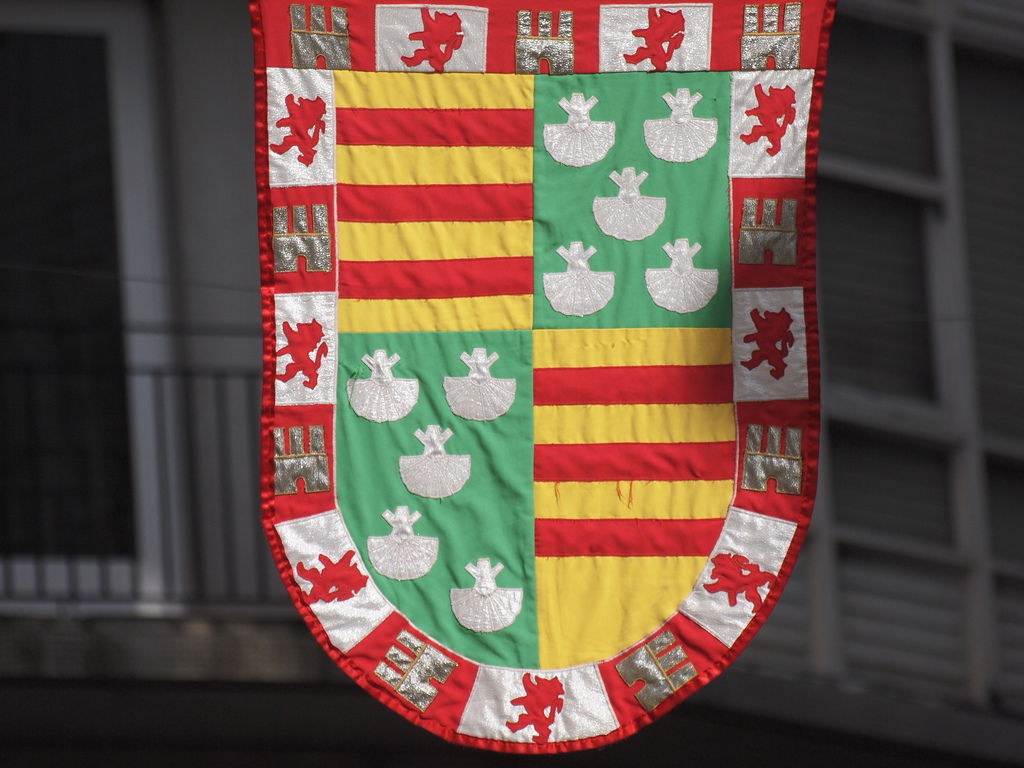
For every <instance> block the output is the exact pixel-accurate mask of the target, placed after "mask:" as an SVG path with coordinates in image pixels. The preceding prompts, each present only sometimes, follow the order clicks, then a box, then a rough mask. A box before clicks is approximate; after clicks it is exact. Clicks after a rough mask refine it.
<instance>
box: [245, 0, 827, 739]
mask: <svg viewBox="0 0 1024 768" xmlns="http://www.w3.org/2000/svg"><path fill="white" fill-rule="evenodd" d="M833 2H834V0H796V1H792V2H782V1H780V2H764V1H763V0H713V1H712V2H684V3H677V4H655V5H651V4H647V3H638V2H635V1H634V0H616V1H615V2H609V3H601V2H594V1H593V0H588V1H587V2H583V0H559V2H558V3H555V4H553V5H551V4H549V5H544V4H540V5H535V4H533V5H531V3H529V2H520V0H515V1H514V2H513V0H479V1H478V2H475V3H474V4H472V5H414V4H407V3H386V2H371V0H343V1H342V2H326V0H325V1H324V2H311V3H305V2H303V3H298V2H290V1H289V0H254V2H252V3H251V10H252V17H253V33H254V37H255V50H256V101H257V106H256V124H257V157H256V163H257V177H258V185H259V205H260V212H259V221H260V247H261V269H262V286H263V288H262V297H263V327H264V362H265V366H264V371H265V373H264V380H263V417H262V439H263V445H262V447H263V450H262V483H263V485H262V502H263V508H262V514H263V523H264V527H265V529H266V533H267V536H268V538H269V541H270V545H271V548H272V550H273V553H274V556H275V558H276V562H277V565H278V568H279V569H280V572H281V576H282V578H283V580H284V583H285V585H286V586H287V588H288V591H289V592H290V593H291V596H292V598H293V600H294V602H295V605H296V606H297V608H298V610H299V612H300V613H301V614H302V616H303V618H304V619H305V621H306V623H307V624H308V625H309V627H310V629H311V631H312V632H313V634H314V635H315V637H316V638H317V639H318V640H319V642H320V644H321V645H322V646H323V647H324V649H325V650H326V651H327V653H329V654H330V656H331V657H332V658H333V659H334V660H335V661H336V662H337V664H338V665H339V666H340V667H341V668H342V669H344V670H345V671H346V672H347V673H348V674H349V675H350V676H351V677H352V678H353V679H355V680H356V682H358V683H359V685H361V686H362V687H363V688H365V689H366V690H367V691H368V692H369V693H370V694H372V695H373V696H374V697H375V698H377V699H378V700H380V701H381V702H383V703H384V704H385V705H387V706H388V707H390V708H391V709H393V710H395V711H396V712H399V713H400V714H402V715H403V716H404V717H406V718H408V719H409V720H411V721H412V722H413V723H415V724H417V725H419V726H422V727H423V728H426V729H427V730H429V731H431V732H433V733H435V734H437V735H439V736H442V737H444V738H445V739H448V740H450V741H453V742H457V743H460V744H466V745H471V746H477V747H482V748H487V749H494V750H502V751H508V752H541V753H542V752H561V751H568V750H576V749H585V748H589V747H595V746H599V745H602V744H606V743H609V742H611V741H615V740H618V739H621V738H623V737H625V736H628V735H630V734H632V733H634V732H636V731H637V730H638V729H639V728H641V727H643V726H645V725H647V724H648V723H650V722H652V721H653V720H655V719H657V718H658V717H659V716H661V715H663V714H664V713H665V712H666V711H668V710H670V709H671V708H672V707H673V706H674V705H675V704H677V703H678V702H679V701H681V700H682V699H683V698H685V697H686V696H688V695H689V694H691V693H693V692H694V691H695V690H697V689H698V688H699V687H701V686H702V685H704V684H705V683H707V682H709V681H710V680H712V679H713V678H715V677H716V676H717V675H719V674H720V673H721V672H722V670H723V669H725V667H727V666H728V665H729V664H730V663H731V662H732V660H733V659H734V658H735V657H736V656H737V654H738V653H739V652H740V651H741V650H742V649H743V648H744V647H745V646H746V644H747V643H748V642H749V640H750V639H751V637H752V636H753V635H754V634H755V632H756V631H757V630H758V628H759V627H760V626H761V624H762V623H763V622H764V621H765V619H766V618H767V616H768V614H769V612H770V611H771V609H772V607H773V606H774V605H775V603H776V601H777V600H778V598H779V595H780V593H781V591H782V589H783V587H784V585H785V583H786V581H787V579H788V577H789V575H790V573H791V572H792V569H793V566H794V562H795V560H796V556H797V552H798V550H799V548H800V545H801V543H802V542H803V539H804V535H805V532H806V529H807V525H808V522H809V519H810V514H811V507H812V504H813V498H814V489H815V482H816V473H817V456H818V436H819V411H818V381H819V356H818V343H817V340H818V330H817V320H816V303H815V284H814V277H815V268H814V238H815V231H814V220H815V209H814V206H815V171H816V164H817V144H818V141H817V139H818V123H819V114H820V110H821V91H822V85H823V81H824V64H825V54H826V50H827V47H828V46H827V43H828V30H829V26H830V23H831V20H832V16H833V14H834V7H833Z"/></svg>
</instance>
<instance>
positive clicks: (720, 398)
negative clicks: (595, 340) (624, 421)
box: [533, 365, 732, 405]
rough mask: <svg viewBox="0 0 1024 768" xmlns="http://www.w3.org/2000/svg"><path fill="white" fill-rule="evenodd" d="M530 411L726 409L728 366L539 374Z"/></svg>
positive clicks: (729, 390) (545, 371)
mask: <svg viewBox="0 0 1024 768" xmlns="http://www.w3.org/2000/svg"><path fill="white" fill-rule="evenodd" d="M533 402H534V405H618V404H623V403H730V402H732V366H729V365H649V366H622V367H615V368H538V369H536V370H534V372H533Z"/></svg>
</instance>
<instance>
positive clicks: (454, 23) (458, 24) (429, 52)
mask: <svg viewBox="0 0 1024 768" xmlns="http://www.w3.org/2000/svg"><path fill="white" fill-rule="evenodd" d="M420 18H421V19H422V20H423V30H422V31H420V32H413V33H412V34H410V35H409V39H410V40H419V41H420V44H421V45H422V48H419V49H417V50H416V51H414V52H413V54H412V56H403V57H402V61H403V62H404V63H405V65H406V66H408V67H415V66H416V65H417V64H422V63H423V62H424V61H426V62H428V63H429V64H430V66H431V67H433V68H434V71H435V72H444V65H445V64H447V63H448V60H449V59H451V57H452V54H453V53H455V51H457V50H458V49H459V48H461V47H462V40H463V35H462V19H460V18H459V14H457V13H441V12H440V11H435V12H434V15H433V16H431V15H430V10H429V9H427V8H420Z"/></svg>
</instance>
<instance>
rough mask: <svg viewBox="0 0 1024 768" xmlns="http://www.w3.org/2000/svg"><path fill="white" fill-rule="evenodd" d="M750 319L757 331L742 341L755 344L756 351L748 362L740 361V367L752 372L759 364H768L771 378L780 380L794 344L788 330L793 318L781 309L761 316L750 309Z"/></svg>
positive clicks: (790, 332) (758, 312)
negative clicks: (787, 356)
mask: <svg viewBox="0 0 1024 768" xmlns="http://www.w3.org/2000/svg"><path fill="white" fill-rule="evenodd" d="M750 319H751V320H753V321H754V328H756V329H757V330H756V331H755V332H754V333H748V334H747V335H746V336H744V337H743V341H745V342H747V343H748V344H749V343H750V342H753V343H755V344H757V349H755V350H754V351H753V352H752V353H751V355H750V359H749V360H741V361H740V365H742V366H743V367H744V368H746V369H747V370H748V371H752V370H754V369H755V368H757V366H759V365H760V364H761V363H768V365H769V366H771V371H770V373H771V375H772V378H775V379H781V378H782V377H783V376H784V375H785V374H786V355H788V354H789V348H790V347H791V346H793V344H794V343H795V339H794V338H793V332H792V331H791V330H789V328H790V326H791V325H793V318H792V317H791V316H790V314H789V312H787V311H786V310H785V308H783V309H780V310H779V311H778V312H767V311H766V312H765V313H764V314H763V315H762V314H761V312H760V311H759V310H756V309H752V310H751V311H750Z"/></svg>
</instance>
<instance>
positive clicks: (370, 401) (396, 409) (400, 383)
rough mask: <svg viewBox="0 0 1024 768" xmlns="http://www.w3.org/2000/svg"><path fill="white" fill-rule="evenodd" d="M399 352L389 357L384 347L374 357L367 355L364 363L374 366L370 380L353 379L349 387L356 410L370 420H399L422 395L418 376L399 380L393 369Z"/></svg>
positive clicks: (382, 421) (371, 368) (367, 365)
mask: <svg viewBox="0 0 1024 768" xmlns="http://www.w3.org/2000/svg"><path fill="white" fill-rule="evenodd" d="M401 359H402V358H401V357H399V356H398V355H397V354H394V355H391V356H390V357H388V353H387V352H386V351H384V350H383V349H378V350H376V351H375V352H374V353H373V357H370V356H369V355H363V364H364V365H365V366H366V367H367V368H369V369H370V378H368V379H349V381H348V384H347V385H346V389H347V391H348V401H349V403H350V404H351V405H352V410H353V411H355V412H356V413H357V414H359V415H360V416H362V417H363V418H364V419H368V420H369V421H376V422H377V423H378V424H382V423H384V422H386V421H398V420H399V419H401V418H404V417H405V416H408V415H409V412H410V411H411V410H412V409H413V407H414V406H415V405H416V403H417V401H418V400H419V397H420V383H419V382H418V381H417V380H416V379H396V378H395V377H394V374H392V373H391V369H392V368H394V367H395V364H396V363H397V362H398V361H399V360H401Z"/></svg>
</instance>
